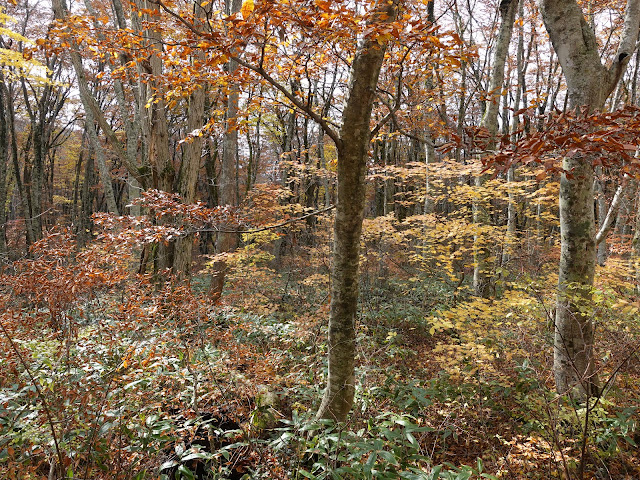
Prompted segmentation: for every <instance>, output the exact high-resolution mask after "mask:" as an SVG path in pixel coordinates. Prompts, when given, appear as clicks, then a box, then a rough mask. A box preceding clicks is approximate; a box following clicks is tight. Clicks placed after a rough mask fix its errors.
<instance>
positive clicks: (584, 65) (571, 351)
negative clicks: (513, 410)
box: [539, 0, 640, 397]
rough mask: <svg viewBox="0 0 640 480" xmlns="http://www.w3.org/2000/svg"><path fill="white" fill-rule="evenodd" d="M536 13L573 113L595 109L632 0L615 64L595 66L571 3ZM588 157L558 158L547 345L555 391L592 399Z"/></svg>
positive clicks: (616, 68) (594, 50)
mask: <svg viewBox="0 0 640 480" xmlns="http://www.w3.org/2000/svg"><path fill="white" fill-rule="evenodd" d="M539 4H540V12H541V14H542V19H543V21H544V24H545V27H546V29H547V31H548V32H549V37H550V38H551V42H552V43H553V48H554V50H555V52H556V54H557V55H558V59H559V61H560V64H561V66H562V71H563V74H564V76H565V79H566V82H567V96H568V101H569V107H570V108H571V109H573V110H574V111H579V110H580V109H581V108H586V109H587V110H588V111H593V110H597V109H601V108H602V107H603V105H604V103H605V101H606V99H607V97H608V96H609V95H610V94H611V92H612V91H613V89H614V88H615V86H616V84H617V83H618V80H619V79H620V77H621V76H622V74H623V73H624V69H625V68H626V65H627V63H628V61H629V59H630V58H631V54H632V53H633V49H634V46H635V41H636V39H637V37H638V28H639V23H640V0H629V1H628V3H627V11H626V14H625V22H624V32H623V34H622V39H621V42H620V45H619V47H618V51H617V53H616V56H615V59H614V61H613V62H612V65H611V66H610V67H609V68H606V67H604V66H603V64H602V62H601V59H600V55H599V53H598V44H597V42H596V36H595V34H594V32H593V30H592V29H591V27H590V26H589V25H588V23H587V21H586V20H585V18H584V15H583V12H582V10H581V8H580V7H579V6H578V4H577V3H576V2H575V0H540V2H539ZM592 161H593V158H591V157H589V156H586V155H575V156H572V157H571V158H566V157H565V158H564V159H563V169H564V170H565V171H568V172H571V175H570V176H567V175H562V177H561V180H560V235H561V253H560V255H561V257H560V268H559V274H558V305H557V309H556V324H555V340H554V374H555V380H556V388H557V390H558V392H559V393H561V394H564V393H568V392H570V391H574V392H575V393H576V394H577V395H578V396H579V397H585V396H590V395H593V394H596V393H597V390H598V381H597V375H596V371H595V358H594V355H593V343H594V327H593V322H592V316H591V314H590V308H591V300H592V298H591V289H592V287H593V277H594V271H595V263H596V244H595V234H596V232H595V221H594V202H593V198H594V196H593V179H594V172H593V166H592Z"/></svg>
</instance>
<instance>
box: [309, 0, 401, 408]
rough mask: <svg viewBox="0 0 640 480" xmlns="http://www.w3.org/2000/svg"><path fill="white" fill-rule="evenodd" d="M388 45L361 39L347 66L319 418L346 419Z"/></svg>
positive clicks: (388, 7)
mask: <svg viewBox="0 0 640 480" xmlns="http://www.w3.org/2000/svg"><path fill="white" fill-rule="evenodd" d="M396 15H397V7H396V5H394V4H389V3H387V2H380V3H379V4H378V5H377V6H376V14H374V16H373V18H372V20H371V22H392V21H394V20H395V18H396ZM385 49H386V43H383V44H382V45H381V44H380V43H379V42H378V41H376V40H375V39H373V38H371V37H370V36H368V37H365V39H364V40H363V41H362V43H361V45H360V46H359V48H358V51H357V53H356V56H355V58H354V60H353V64H352V66H351V79H350V83H349V98H348V100H347V103H346V105H345V108H344V112H343V118H342V129H341V130H340V143H339V144H338V145H337V147H338V204H337V208H336V217H335V225H334V247H333V270H332V275H331V280H332V282H331V314H330V318H329V374H328V379H327V386H326V389H325V392H324V395H323V397H322V403H321V405H320V408H319V410H318V413H317V417H318V418H326V419H332V420H336V421H345V420H346V418H347V415H348V414H349V411H350V410H351V406H352V405H353V397H354V392H355V353H356V351H355V347H356V345H355V341H356V313H357V307H358V266H359V260H360V259H359V249H360V234H361V232H362V220H363V214H364V203H365V201H364V200H365V183H364V179H365V174H366V170H367V159H368V152H369V143H370V135H371V130H370V126H369V122H370V120H371V110H372V108H373V99H374V96H375V92H376V86H377V83H378V75H379V73H380V68H381V67H382V62H383V60H384V53H385Z"/></svg>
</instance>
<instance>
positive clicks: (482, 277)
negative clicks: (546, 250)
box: [473, 0, 518, 298]
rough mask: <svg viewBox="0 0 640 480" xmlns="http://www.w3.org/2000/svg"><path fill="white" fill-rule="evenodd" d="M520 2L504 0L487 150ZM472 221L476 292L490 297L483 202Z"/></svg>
mask: <svg viewBox="0 0 640 480" xmlns="http://www.w3.org/2000/svg"><path fill="white" fill-rule="evenodd" d="M517 7H518V0H503V1H502V2H501V3H500V18H501V20H500V30H499V32H498V40H497V43H496V50H495V54H494V59H493V67H492V69H491V78H490V79H489V99H488V101H487V109H486V111H485V113H484V115H483V117H482V121H481V122H480V127H484V128H486V129H487V130H488V132H489V138H490V140H489V145H488V149H489V150H491V149H493V148H495V144H496V140H495V139H496V135H497V133H498V113H499V111H500V99H501V98H502V88H503V85H504V66H505V64H506V61H507V54H508V53H509V43H510V42H511V35H512V33H513V24H514V21H515V18H516V9H517ZM485 179H486V176H484V175H478V176H477V177H476V187H478V189H481V188H482V186H483V184H484V181H485ZM473 222H474V223H475V224H476V226H477V232H476V233H475V234H474V236H473V242H474V249H473V289H474V291H475V293H476V295H478V296H481V297H483V298H488V297H489V296H490V295H491V292H492V291H493V288H492V287H493V281H492V278H491V276H492V273H491V268H490V265H489V264H488V263H489V262H488V258H489V256H490V251H489V248H488V247H487V239H486V238H485V236H484V235H483V234H482V233H481V230H480V227H481V226H482V225H487V224H489V215H488V213H487V211H486V208H485V205H484V204H483V200H482V199H480V200H477V201H476V202H474V203H473Z"/></svg>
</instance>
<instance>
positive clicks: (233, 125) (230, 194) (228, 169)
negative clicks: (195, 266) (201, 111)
mask: <svg viewBox="0 0 640 480" xmlns="http://www.w3.org/2000/svg"><path fill="white" fill-rule="evenodd" d="M225 6H226V10H227V13H228V14H229V15H230V14H233V13H237V12H239V11H240V8H241V7H242V1H241V0H225ZM227 69H228V73H229V75H230V76H233V74H234V73H235V71H236V70H237V69H238V63H237V62H236V61H235V60H229V63H228V64H227ZM239 100H240V89H239V88H238V85H237V83H235V82H234V81H233V79H232V83H230V86H229V93H228V96H227V111H226V113H225V119H226V121H225V134H224V139H223V141H222V161H221V168H220V174H219V175H218V204H219V205H226V206H230V207H233V206H235V205H236V198H237V196H238V192H237V189H236V173H237V172H236V164H237V156H238V128H237V116H238V101H239ZM237 243H238V235H237V234H235V233H219V234H218V239H217V241H216V253H217V254H221V253H227V252H231V251H233V250H234V249H235V248H236V246H237ZM228 268H229V266H228V264H227V262H226V261H224V260H216V261H215V262H214V263H213V275H212V277H211V297H212V299H213V301H217V300H218V299H219V298H220V296H221V295H222V290H223V288H224V282H225V277H226V276H227V269H228Z"/></svg>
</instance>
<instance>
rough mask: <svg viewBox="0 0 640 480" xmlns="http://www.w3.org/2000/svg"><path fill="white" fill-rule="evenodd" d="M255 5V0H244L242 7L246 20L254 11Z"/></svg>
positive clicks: (241, 10)
mask: <svg viewBox="0 0 640 480" xmlns="http://www.w3.org/2000/svg"><path fill="white" fill-rule="evenodd" d="M254 7H255V5H254V3H253V0H244V2H242V8H241V9H240V13H242V18H244V19H245V20H246V19H247V18H249V15H251V14H252V13H253V9H254Z"/></svg>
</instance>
